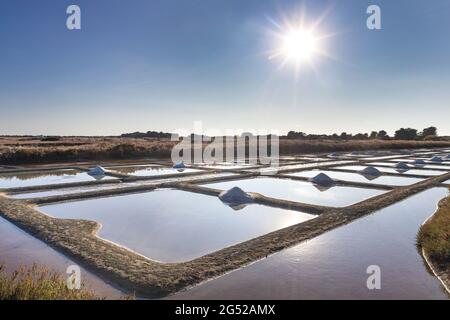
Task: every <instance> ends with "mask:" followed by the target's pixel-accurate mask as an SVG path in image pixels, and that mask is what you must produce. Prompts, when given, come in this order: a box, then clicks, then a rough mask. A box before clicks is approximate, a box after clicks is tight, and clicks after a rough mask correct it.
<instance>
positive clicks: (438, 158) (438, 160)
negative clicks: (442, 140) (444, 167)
mask: <svg viewBox="0 0 450 320" xmlns="http://www.w3.org/2000/svg"><path fill="white" fill-rule="evenodd" d="M431 161H433V162H442V158H441V157H437V156H435V157H433V158H431Z"/></svg>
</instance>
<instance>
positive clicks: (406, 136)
mask: <svg viewBox="0 0 450 320" xmlns="http://www.w3.org/2000/svg"><path fill="white" fill-rule="evenodd" d="M395 139H397V140H415V139H417V130H416V129H412V128H401V129H399V130H397V131H395Z"/></svg>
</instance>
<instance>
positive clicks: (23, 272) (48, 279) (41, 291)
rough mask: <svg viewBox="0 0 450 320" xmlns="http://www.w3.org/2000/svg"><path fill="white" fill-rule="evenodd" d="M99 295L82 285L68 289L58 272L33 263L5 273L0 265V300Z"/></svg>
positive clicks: (71, 297)
mask: <svg viewBox="0 0 450 320" xmlns="http://www.w3.org/2000/svg"><path fill="white" fill-rule="evenodd" d="M98 299H101V298H100V297H98V296H96V295H95V294H94V293H93V292H91V291H89V290H87V289H86V288H85V287H84V285H82V287H81V289H80V290H69V289H68V288H67V286H66V281H65V279H63V278H62V277H61V276H60V275H59V274H57V273H55V272H52V271H50V270H48V269H47V268H44V267H40V266H38V265H35V264H34V265H33V266H31V267H26V266H21V267H20V268H19V269H18V270H16V271H14V272H13V273H11V274H7V273H6V270H5V266H4V265H0V300H98Z"/></svg>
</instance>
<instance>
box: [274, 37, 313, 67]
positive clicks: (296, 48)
mask: <svg viewBox="0 0 450 320" xmlns="http://www.w3.org/2000/svg"><path fill="white" fill-rule="evenodd" d="M317 50H318V47H317V37H316V36H315V35H314V34H313V32H312V31H309V30H305V29H297V30H293V31H290V32H288V33H287V34H286V35H284V36H283V46H282V49H281V51H282V54H283V55H284V56H285V57H286V58H288V59H289V60H293V61H295V62H296V63H302V62H305V61H308V62H310V61H311V59H312V58H313V56H314V54H315V53H317Z"/></svg>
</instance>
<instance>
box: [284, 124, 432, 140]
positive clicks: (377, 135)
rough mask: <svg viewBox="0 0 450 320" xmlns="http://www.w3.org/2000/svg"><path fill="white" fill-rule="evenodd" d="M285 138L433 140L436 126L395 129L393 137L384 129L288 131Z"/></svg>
mask: <svg viewBox="0 0 450 320" xmlns="http://www.w3.org/2000/svg"><path fill="white" fill-rule="evenodd" d="M285 137H286V138H287V139H304V140H322V139H333V140H374V139H379V140H433V139H438V134H437V128H436V127H428V128H425V129H423V130H422V131H421V132H419V131H418V130H417V129H412V128H401V129H398V130H397V131H395V134H394V136H393V137H390V136H389V135H388V133H387V132H386V131H385V130H380V131H372V132H371V133H370V134H369V133H358V134H355V135H352V134H348V133H346V132H342V133H341V134H337V133H334V134H332V135H326V134H306V133H304V132H297V131H289V132H288V134H287V136H285Z"/></svg>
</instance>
